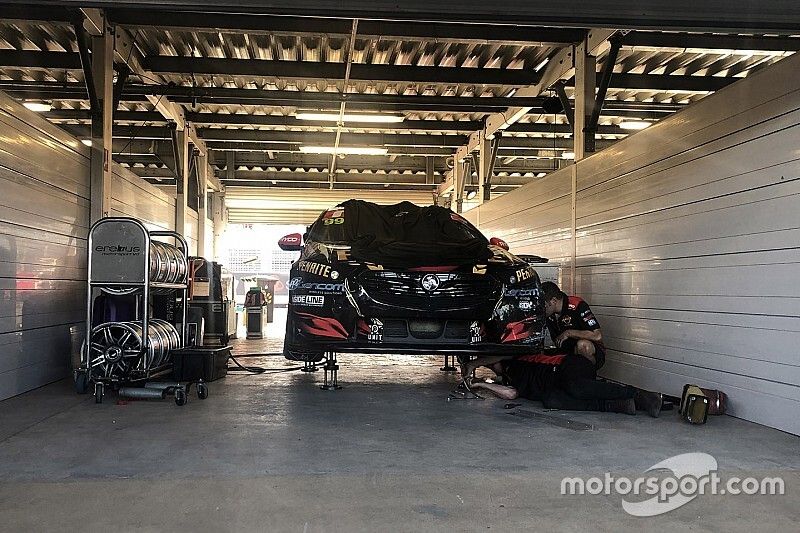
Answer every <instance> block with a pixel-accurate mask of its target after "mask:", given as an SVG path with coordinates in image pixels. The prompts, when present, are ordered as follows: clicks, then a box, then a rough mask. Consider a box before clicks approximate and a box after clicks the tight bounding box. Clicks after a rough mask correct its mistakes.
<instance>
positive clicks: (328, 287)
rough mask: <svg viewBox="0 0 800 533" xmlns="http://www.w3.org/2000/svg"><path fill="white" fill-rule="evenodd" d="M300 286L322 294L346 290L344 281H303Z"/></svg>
mask: <svg viewBox="0 0 800 533" xmlns="http://www.w3.org/2000/svg"><path fill="white" fill-rule="evenodd" d="M300 288H302V289H306V290H308V291H316V292H319V293H322V294H341V293H343V292H344V284H343V283H303V284H302V285H301V286H300Z"/></svg>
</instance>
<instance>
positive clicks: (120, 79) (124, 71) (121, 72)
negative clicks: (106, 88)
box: [111, 64, 131, 113]
mask: <svg viewBox="0 0 800 533" xmlns="http://www.w3.org/2000/svg"><path fill="white" fill-rule="evenodd" d="M130 75H131V69H130V68H129V67H128V65H124V64H123V65H119V67H118V68H117V82H116V83H115V84H114V99H113V104H112V106H111V112H112V113H116V112H117V108H118V107H119V101H120V99H121V98H122V91H123V90H124V89H125V82H127V81H128V76H130Z"/></svg>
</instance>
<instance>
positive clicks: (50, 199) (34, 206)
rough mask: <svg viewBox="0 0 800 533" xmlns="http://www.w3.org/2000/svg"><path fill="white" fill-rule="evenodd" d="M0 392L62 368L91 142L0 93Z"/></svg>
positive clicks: (77, 315) (77, 280)
mask: <svg viewBox="0 0 800 533" xmlns="http://www.w3.org/2000/svg"><path fill="white" fill-rule="evenodd" d="M0 191H1V193H0V399H3V398H7V397H9V396H13V395H15V394H19V393H21V392H24V391H26V390H30V389H32V388H35V387H38V386H40V385H42V384H44V383H48V382H50V381H54V380H56V379H59V378H61V377H63V376H65V375H66V374H67V371H68V365H69V346H70V344H69V327H70V326H71V325H73V324H76V323H78V322H80V321H81V318H82V314H83V309H84V303H83V297H84V296H83V295H84V294H85V293H84V284H85V277H86V234H87V231H88V226H89V200H88V198H89V149H88V148H87V147H85V146H84V145H83V144H81V143H80V142H79V141H78V140H77V139H74V138H73V137H71V136H69V135H67V134H65V133H63V132H62V131H61V130H60V129H59V128H57V127H56V126H53V125H51V124H49V123H48V122H47V121H46V120H44V119H42V118H41V117H39V116H37V115H36V114H35V113H33V112H32V111H29V110H27V109H25V108H24V107H22V106H21V105H19V104H17V103H16V102H14V101H12V100H11V99H10V98H8V97H7V96H5V95H4V94H0Z"/></svg>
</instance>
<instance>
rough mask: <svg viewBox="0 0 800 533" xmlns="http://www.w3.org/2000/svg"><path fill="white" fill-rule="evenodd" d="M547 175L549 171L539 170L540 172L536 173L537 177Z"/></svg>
mask: <svg viewBox="0 0 800 533" xmlns="http://www.w3.org/2000/svg"><path fill="white" fill-rule="evenodd" d="M545 176H547V172H539V173H538V174H536V177H537V178H543V177H545Z"/></svg>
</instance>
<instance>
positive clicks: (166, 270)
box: [103, 241, 189, 294]
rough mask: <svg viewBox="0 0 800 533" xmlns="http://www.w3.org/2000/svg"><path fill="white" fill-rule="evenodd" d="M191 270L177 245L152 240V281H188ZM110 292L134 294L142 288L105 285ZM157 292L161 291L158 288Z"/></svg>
mask: <svg viewBox="0 0 800 533" xmlns="http://www.w3.org/2000/svg"><path fill="white" fill-rule="evenodd" d="M188 270H189V267H188V265H187V264H186V258H185V257H184V256H183V253H182V252H181V251H180V250H179V249H178V248H177V247H176V246H173V245H171V244H168V243H165V242H158V241H151V242H150V282H151V283H169V284H180V283H185V282H186V274H187V272H188ZM103 290H104V291H105V292H107V293H110V294H132V293H135V292H138V291H140V290H141V288H139V287H131V288H129V287H126V288H115V287H104V288H103ZM155 292H161V291H159V290H158V289H156V290H155Z"/></svg>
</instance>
